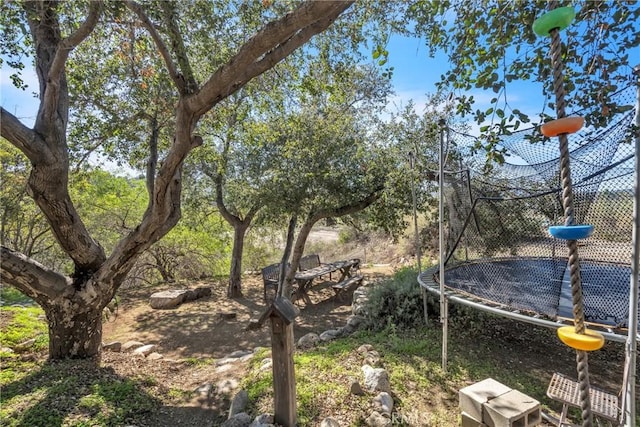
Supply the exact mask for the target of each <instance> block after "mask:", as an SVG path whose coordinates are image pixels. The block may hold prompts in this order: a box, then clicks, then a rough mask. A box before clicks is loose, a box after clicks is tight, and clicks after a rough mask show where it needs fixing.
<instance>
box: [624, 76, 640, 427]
mask: <svg viewBox="0 0 640 427" xmlns="http://www.w3.org/2000/svg"><path fill="white" fill-rule="evenodd" d="M633 72H634V74H635V75H636V78H637V82H636V84H637V88H636V120H635V125H636V128H635V143H636V161H635V184H634V197H633V199H634V201H633V238H632V247H633V252H632V253H633V255H632V258H631V278H630V283H629V331H628V333H627V343H626V346H625V351H626V355H625V356H626V357H625V361H626V364H627V366H626V367H625V369H626V370H627V372H628V374H627V378H626V382H625V384H623V386H624V387H625V390H624V393H625V407H624V408H623V410H624V417H625V425H626V426H627V427H633V426H635V423H636V376H637V373H636V354H637V349H638V342H637V340H636V336H637V335H638V274H639V271H638V269H639V265H638V264H639V262H638V258H639V256H640V207H639V206H638V204H639V203H640V166H639V159H640V65H636V67H635V68H634V69H633Z"/></svg>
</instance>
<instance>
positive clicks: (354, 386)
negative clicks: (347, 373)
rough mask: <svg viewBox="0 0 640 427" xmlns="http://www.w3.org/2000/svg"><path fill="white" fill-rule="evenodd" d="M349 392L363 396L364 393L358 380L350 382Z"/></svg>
mask: <svg viewBox="0 0 640 427" xmlns="http://www.w3.org/2000/svg"><path fill="white" fill-rule="evenodd" d="M350 391H351V394H354V395H356V396H363V395H364V390H363V389H362V386H361V385H360V383H359V382H358V381H354V382H352V383H351V390H350Z"/></svg>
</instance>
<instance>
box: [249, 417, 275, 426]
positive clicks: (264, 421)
mask: <svg viewBox="0 0 640 427" xmlns="http://www.w3.org/2000/svg"><path fill="white" fill-rule="evenodd" d="M274 422H275V420H274V419H273V415H271V414H260V415H258V416H257V417H255V418H254V420H253V422H252V423H251V424H250V425H249V427H267V426H271V425H273V423H274Z"/></svg>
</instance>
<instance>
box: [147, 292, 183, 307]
mask: <svg viewBox="0 0 640 427" xmlns="http://www.w3.org/2000/svg"><path fill="white" fill-rule="evenodd" d="M189 292H191V291H189V290H187V289H174V290H172V291H162V292H156V293H154V294H152V295H151V297H150V298H149V304H150V305H151V308H156V309H168V308H176V307H177V306H179V305H180V304H182V303H183V302H184V300H185V298H186V297H187V295H188V294H189Z"/></svg>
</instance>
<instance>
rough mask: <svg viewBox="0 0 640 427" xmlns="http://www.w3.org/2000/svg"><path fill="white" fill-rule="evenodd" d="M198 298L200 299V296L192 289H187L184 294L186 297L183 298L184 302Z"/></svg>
mask: <svg viewBox="0 0 640 427" xmlns="http://www.w3.org/2000/svg"><path fill="white" fill-rule="evenodd" d="M197 299H198V297H197V295H196V293H195V292H194V291H192V290H191V289H187V291H186V292H185V294H184V298H183V299H182V302H191V301H195V300H197Z"/></svg>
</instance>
